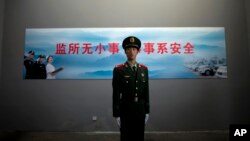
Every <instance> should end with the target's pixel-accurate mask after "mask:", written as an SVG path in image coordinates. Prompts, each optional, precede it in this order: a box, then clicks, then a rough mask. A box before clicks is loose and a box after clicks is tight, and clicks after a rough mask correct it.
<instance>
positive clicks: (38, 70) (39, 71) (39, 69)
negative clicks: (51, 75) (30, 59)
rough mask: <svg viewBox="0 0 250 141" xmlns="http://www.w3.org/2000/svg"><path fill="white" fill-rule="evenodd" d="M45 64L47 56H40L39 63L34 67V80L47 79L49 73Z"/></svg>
mask: <svg viewBox="0 0 250 141" xmlns="http://www.w3.org/2000/svg"><path fill="white" fill-rule="evenodd" d="M44 62H45V55H42V54H41V55H39V56H38V59H37V61H36V62H35V63H34V65H33V71H34V73H33V79H46V77H47V72H46V66H45V64H44Z"/></svg>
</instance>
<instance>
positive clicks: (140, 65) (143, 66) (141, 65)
mask: <svg viewBox="0 0 250 141" xmlns="http://www.w3.org/2000/svg"><path fill="white" fill-rule="evenodd" d="M139 67H142V68H145V69H147V68H148V67H147V66H145V65H143V64H139Z"/></svg>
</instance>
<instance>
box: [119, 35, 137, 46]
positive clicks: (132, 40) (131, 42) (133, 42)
mask: <svg viewBox="0 0 250 141" xmlns="http://www.w3.org/2000/svg"><path fill="white" fill-rule="evenodd" d="M122 47H123V49H126V48H130V47H135V48H137V49H140V48H141V41H140V40H139V39H138V38H137V37H135V36H129V37H127V38H125V39H124V40H123V42H122Z"/></svg>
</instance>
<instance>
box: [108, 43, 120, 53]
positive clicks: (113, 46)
mask: <svg viewBox="0 0 250 141" xmlns="http://www.w3.org/2000/svg"><path fill="white" fill-rule="evenodd" d="M118 46H119V43H109V52H111V53H112V54H115V53H118V52H119V48H118Z"/></svg>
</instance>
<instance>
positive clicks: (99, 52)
mask: <svg viewBox="0 0 250 141" xmlns="http://www.w3.org/2000/svg"><path fill="white" fill-rule="evenodd" d="M97 50H98V54H101V53H102V50H104V51H105V48H104V46H103V45H102V43H99V45H97V46H96V48H95V51H97Z"/></svg>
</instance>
